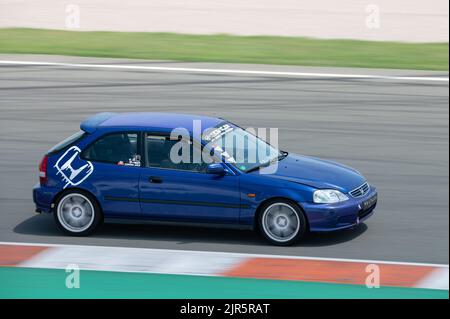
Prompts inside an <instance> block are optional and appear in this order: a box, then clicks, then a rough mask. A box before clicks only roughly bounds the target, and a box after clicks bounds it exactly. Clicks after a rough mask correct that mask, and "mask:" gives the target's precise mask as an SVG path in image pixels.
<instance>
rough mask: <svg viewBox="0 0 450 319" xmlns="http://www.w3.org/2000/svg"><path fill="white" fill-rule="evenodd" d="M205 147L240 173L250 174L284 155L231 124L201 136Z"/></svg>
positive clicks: (221, 125)
mask: <svg viewBox="0 0 450 319" xmlns="http://www.w3.org/2000/svg"><path fill="white" fill-rule="evenodd" d="M203 140H204V141H205V142H206V143H207V147H208V148H209V149H211V150H213V152H214V153H215V154H217V155H219V156H221V157H222V158H223V159H224V160H225V161H226V162H228V163H231V164H232V165H234V166H235V167H236V168H237V169H239V170H240V171H242V172H251V171H253V170H256V169H258V168H260V167H264V166H268V165H269V164H270V163H272V162H274V161H276V160H280V159H282V158H283V157H284V156H285V154H284V152H281V151H279V150H278V149H276V148H275V147H273V146H272V145H270V144H268V143H266V142H265V141H264V140H262V139H260V138H258V137H257V136H255V135H253V134H251V133H250V132H248V131H246V130H243V129H242V128H240V127H237V126H235V125H233V124H231V123H226V122H224V123H221V124H220V125H218V126H216V127H214V128H212V129H210V130H207V131H206V132H205V133H204V134H203Z"/></svg>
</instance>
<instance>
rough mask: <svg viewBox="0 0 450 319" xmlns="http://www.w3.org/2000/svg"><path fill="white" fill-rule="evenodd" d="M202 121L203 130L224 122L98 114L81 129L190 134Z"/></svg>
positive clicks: (143, 114)
mask: <svg viewBox="0 0 450 319" xmlns="http://www.w3.org/2000/svg"><path fill="white" fill-rule="evenodd" d="M194 120H200V121H201V130H204V129H207V128H210V127H214V126H216V125H218V124H219V123H221V122H223V121H224V120H223V119H220V118H215V117H209V116H202V115H193V114H178V113H155V112H133V113H98V114H95V115H93V116H91V117H89V118H87V119H86V120H84V121H83V122H82V123H81V125H80V128H81V129H82V130H83V131H85V132H88V133H93V132H95V131H96V130H97V129H102V128H121V129H139V130H142V129H147V128H148V129H157V130H162V131H171V130H173V129H175V128H181V127H182V128H185V129H187V130H188V131H189V132H192V130H193V123H194V122H193V121H194Z"/></svg>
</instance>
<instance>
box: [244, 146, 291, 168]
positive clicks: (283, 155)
mask: <svg viewBox="0 0 450 319" xmlns="http://www.w3.org/2000/svg"><path fill="white" fill-rule="evenodd" d="M280 152H281V154H280V155H278V157H275V158H273V159H271V160H270V161H267V162H264V163H262V164H260V165H258V166H255V167H252V168H250V169H249V170H248V171H246V173H251V172H254V171H257V170H259V169H260V168H261V167H267V166H269V165H270V164H273V163H275V162H276V161H281V160H283V159H284V158H286V157H287V156H288V155H289V153H288V152H285V151H280Z"/></svg>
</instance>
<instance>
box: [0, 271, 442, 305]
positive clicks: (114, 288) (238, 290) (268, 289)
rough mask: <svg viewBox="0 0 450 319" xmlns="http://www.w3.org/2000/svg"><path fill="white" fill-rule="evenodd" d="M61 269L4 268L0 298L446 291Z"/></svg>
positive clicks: (417, 294)
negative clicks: (74, 280)
mask: <svg viewBox="0 0 450 319" xmlns="http://www.w3.org/2000/svg"><path fill="white" fill-rule="evenodd" d="M67 275H68V274H67V273H66V272H65V270H62V269H38V268H15V267H0V298H193V299H195V298H208V299H210V298H273V299H277V298H286V299H290V298H401V299H404V298H433V299H448V297H449V294H448V291H444V290H432V289H418V288H396V287H382V288H378V289H377V288H372V289H369V288H366V287H365V286H359V285H340V284H325V283H311V282H299V281H282V280H261V279H250V278H229V277H206V276H187V275H163V274H145V273H123V272H109V271H87V270H83V271H81V273H80V288H79V289H68V288H66V286H65V283H66V276H67Z"/></svg>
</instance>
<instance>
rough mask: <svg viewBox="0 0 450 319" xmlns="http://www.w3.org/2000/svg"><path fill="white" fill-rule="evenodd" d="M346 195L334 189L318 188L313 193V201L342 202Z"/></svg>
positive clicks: (325, 202)
mask: <svg viewBox="0 0 450 319" xmlns="http://www.w3.org/2000/svg"><path fill="white" fill-rule="evenodd" d="M346 200H348V197H347V196H346V195H344V194H342V193H341V192H340V191H337V190H334V189H319V190H316V191H315V192H314V194H313V201H314V203H317V204H334V203H339V202H344V201H346Z"/></svg>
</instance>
